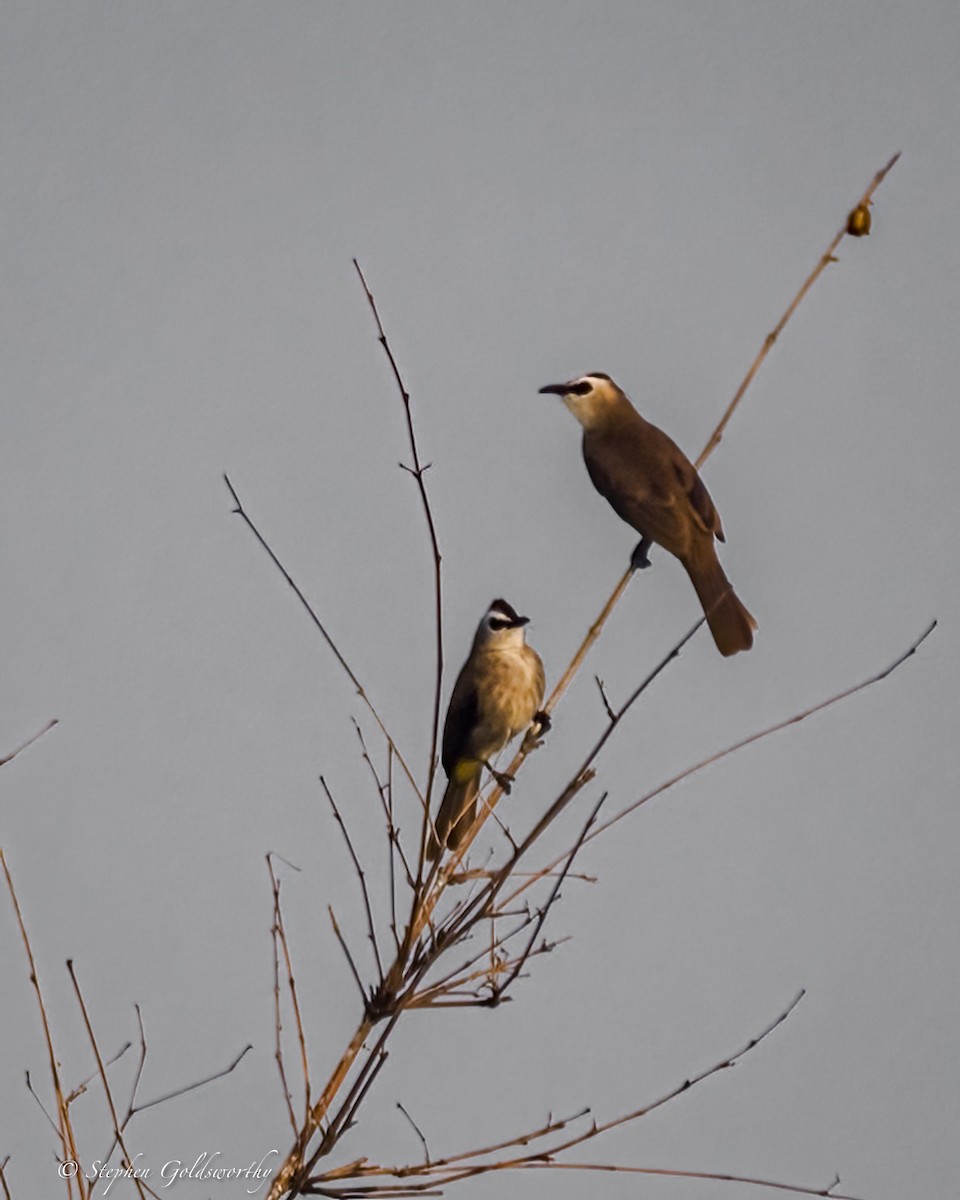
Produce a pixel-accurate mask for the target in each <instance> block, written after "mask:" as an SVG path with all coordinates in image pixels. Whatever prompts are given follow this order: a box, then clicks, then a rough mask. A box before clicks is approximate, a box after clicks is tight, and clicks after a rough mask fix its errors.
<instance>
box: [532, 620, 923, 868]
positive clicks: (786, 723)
mask: <svg viewBox="0 0 960 1200" xmlns="http://www.w3.org/2000/svg"><path fill="white" fill-rule="evenodd" d="M936 627H937V622H936V621H931V622H930V624H929V625H928V626H927V628H926V629H925V630H924V631H923V633H921V634H920V636H919V637H918V638H916V639H915V640H914V641H913V642H912V643H911V644H910V646H909V648H908V649H907V650H905V651H904V652H903V654H901V655H899V656H898V657H897V658H896V659H895V660H894V661H893V662H892V663H890V665H889V666H886V667H884V668H883V670H882V671H878V672H877V673H876V674H875V675H871V676H870V678H869V679H863V680H861V681H860V683H855V684H854V685H853V686H852V687H848V688H844V690H843V691H842V692H837V693H836V694H835V695H833V696H829V697H828V698H827V699H826V700H821V701H820V702H819V703H818V704H814V705H812V707H810V708H805V709H804V710H803V711H802V712H798V713H794V714H793V716H790V717H787V718H786V719H785V720H783V721H777V722H776V724H774V725H768V726H767V727H766V728H765V729H761V730H758V731H757V732H756V733H751V734H750V736H749V737H745V738H741V739H740V741H738V742H734V744H733V745H732V746H727V748H726V749H725V750H719V751H718V752H717V753H716V754H711V755H709V756H708V757H707V758H703V759H701V760H700V761H699V762H697V763H694V765H693V766H692V767H687V768H686V770H683V771H680V772H679V773H678V774H676V775H674V776H673V777H672V778H671V779H668V780H667V781H666V783H662V784H660V785H659V787H656V788H654V789H653V791H651V792H647V793H646V794H645V795H643V796H641V797H640V798H639V799H638V800H634V801H633V803H632V804H628V805H627V806H626V808H623V809H621V810H620V812H618V813H616V814H615V815H614V816H612V817H610V818H609V819H608V820H607V821H604V822H603V823H602V824H601V825H598V826H597V828H596V829H594V830H593V832H592V833H591V834H590V835H589V836H588V837H587V841H588V842H590V841H593V839H594V838H595V837H599V836H600V834H602V833H604V832H605V831H606V830H607V829H609V828H610V826H611V825H615V824H616V823H617V822H618V821H620V820H622V819H623V818H624V817H625V816H627V815H628V814H630V813H632V812H634V811H635V810H636V809H638V808H639V807H640V806H641V804H646V803H647V801H648V800H652V799H653V798H654V797H655V796H660V795H662V794H663V793H664V792H666V791H668V790H669V789H670V788H672V787H673V786H674V785H675V784H678V783H680V782H681V781H682V780H684V779H689V777H690V776H691V775H696V774H697V773H698V772H699V771H702V770H703V769H704V767H709V766H710V765H711V764H712V763H715V762H720V761H721V760H722V759H724V758H728V757H729V756H730V755H731V754H736V752H737V751H738V750H743V749H744V748H745V747H747V746H751V745H753V743H754V742H759V741H760V740H761V739H763V738H766V737H770V735H771V734H774V733H779V732H780V730H781V729H787V728H789V727H790V726H791V725H798V724H799V723H800V722H801V721H805V720H806V719H807V717H812V716H814V714H815V713H818V712H822V711H823V710H824V709H825V708H830V707H831V706H832V705H834V704H838V703H839V702H840V701H841V700H846V699H847V698H848V697H849V696H855V695H856V694H857V692H862V691H864V690H865V689H866V688H868V687H872V686H873V685H874V684H875V683H880V682H881V681H882V680H884V679H886V678H887V676H888V675H891V674H893V672H894V671H895V670H896V669H897V667H900V666H902V665H903V664H904V663H905V662H906V661H907V659H908V658H911V657H912V656H913V655H914V654H916V652H917V650H919V648H920V646H921V644H922V643H923V642H924V641H926V639H927V638H928V637H929V636H930V634H931V633H933V631H934V629H936ZM559 862H560V860H559V859H558V860H557V861H556V862H555V863H552V864H551V867H553V866H556V865H557V864H558V863H559Z"/></svg>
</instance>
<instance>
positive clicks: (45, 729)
mask: <svg viewBox="0 0 960 1200" xmlns="http://www.w3.org/2000/svg"><path fill="white" fill-rule="evenodd" d="M59 724H60V721H59V720H58V719H57V718H56V717H54V718H53V720H52V721H48V722H47V723H46V725H44V727H43V728H42V729H41V730H40V732H39V733H35V734H34V735H33V737H29V738H27V740H26V741H25V742H22V743H21V744H20V745H19V746H18V747H17V748H16V750H11V751H10V753H9V754H7V755H6V756H5V757H3V758H0V767H4V766H6V764H7V763H8V762H12V761H13V760H14V759H15V758H16V757H17V755H18V754H22V753H23V752H24V750H26V749H27V747H28V746H32V745H33V743H34V742H38V741H39V740H40V739H41V738H42V737H43V735H44V734H45V733H49V732H50V730H51V729H52V728H53V727H54V725H59Z"/></svg>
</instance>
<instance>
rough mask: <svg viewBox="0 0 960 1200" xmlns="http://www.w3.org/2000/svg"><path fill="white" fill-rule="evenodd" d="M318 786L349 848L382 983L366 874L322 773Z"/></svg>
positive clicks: (380, 962)
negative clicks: (358, 881)
mask: <svg viewBox="0 0 960 1200" xmlns="http://www.w3.org/2000/svg"><path fill="white" fill-rule="evenodd" d="M320 786H321V787H322V788H323V792H324V795H325V796H326V797H327V800H328V801H329V802H330V807H331V809H332V810H333V817H334V820H335V821H336V822H337V824H338V825H339V826H340V832H341V833H342V834H343V840H344V841H345V842H346V843H347V849H348V850H349V852H350V857H351V859H352V860H353V867H354V870H355V871H356V873H357V878H358V879H359V880H360V891H361V892H362V893H363V907H364V911H365V912H366V915H367V936H368V937H369V938H370V944H371V946H373V957H374V958H375V959H376V963H377V978H378V979H379V980H380V982H381V983H382V982H383V962H382V960H381V958H380V946H379V944H378V943H377V931H376V928H375V927H374V924H373V908H372V907H371V905H370V893H369V891H368V890H367V877H366V874H365V873H364V870H363V867H362V866H361V865H360V859H359V858H358V856H357V852H356V850H355V849H354V846H353V841H352V840H351V837H350V832H349V830H348V829H347V824H346V822H345V821H344V819H343V815H342V813H341V812H340V809H339V808H338V807H337V802H336V800H334V798H333V793H332V792H331V791H330V788H329V787H328V786H327V781H326V779H324V777H323V776H322V775H321V776H320Z"/></svg>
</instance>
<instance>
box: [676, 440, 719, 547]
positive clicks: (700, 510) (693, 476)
mask: <svg viewBox="0 0 960 1200" xmlns="http://www.w3.org/2000/svg"><path fill="white" fill-rule="evenodd" d="M674 449H675V450H676V455H675V456H674V459H673V469H674V472H675V473H676V476H677V480H678V482H679V484H680V486H681V487H682V488H683V490H684V492H685V493H686V496H687V499H688V500H689V501H690V508H691V510H692V511H693V516H694V518H695V519H696V521H697V523H698V524H699V525H700V526H701V528H702V529H703V531H704V532H705V533H712V534H713V535H714V537H715V538H717V539H718V540H719V541H721V542H722V541H723V540H724V538H723V526H722V525H721V524H720V514H719V513H718V512H717V510H716V508H715V507H714V503H713V499H712V498H711V496H710V493H709V492H708V491H707V485H706V484H705V483H704V482H703V480H702V479H701V478H700V475H699V473H698V472H697V468H696V467H695V466H694V465H693V463H692V462H691V461H690V460H689V458H687V456H686V455H685V454H684V453H683V451H682V450H681V449H680V448H679V447H678V446H677V447H674Z"/></svg>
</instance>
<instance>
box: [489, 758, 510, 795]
mask: <svg viewBox="0 0 960 1200" xmlns="http://www.w3.org/2000/svg"><path fill="white" fill-rule="evenodd" d="M483 765H484V766H485V767H486V768H487V770H488V771H489V772H490V774H491V775H492V776H493V777H494V779H495V780H496V781H497V786H498V787H500V788H502V789H503V791H504V792H505V793H506V795H508V796H509V795H510V789H511V787H513V776H512V775H510V774H508V773H507V772H506V771H498V770H497V769H496V767H491V766H490V764H489V763H484V764H483Z"/></svg>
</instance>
